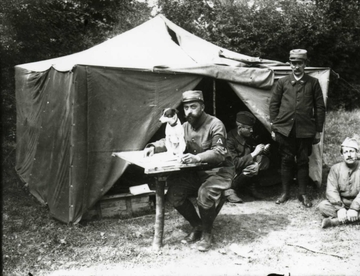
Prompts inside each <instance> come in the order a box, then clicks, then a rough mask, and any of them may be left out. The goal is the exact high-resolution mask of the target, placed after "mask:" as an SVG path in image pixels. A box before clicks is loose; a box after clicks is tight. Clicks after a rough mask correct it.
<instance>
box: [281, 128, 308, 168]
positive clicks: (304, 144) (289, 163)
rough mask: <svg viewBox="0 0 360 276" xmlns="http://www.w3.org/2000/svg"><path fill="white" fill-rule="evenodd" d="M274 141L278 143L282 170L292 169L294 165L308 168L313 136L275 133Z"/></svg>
mask: <svg viewBox="0 0 360 276" xmlns="http://www.w3.org/2000/svg"><path fill="white" fill-rule="evenodd" d="M276 141H278V143H279V151H280V155H281V169H282V170H285V171H293V169H294V168H295V166H296V167H297V169H298V170H307V171H308V170H309V156H310V155H311V151H312V141H313V138H295V137H286V136H284V135H282V134H280V133H276Z"/></svg>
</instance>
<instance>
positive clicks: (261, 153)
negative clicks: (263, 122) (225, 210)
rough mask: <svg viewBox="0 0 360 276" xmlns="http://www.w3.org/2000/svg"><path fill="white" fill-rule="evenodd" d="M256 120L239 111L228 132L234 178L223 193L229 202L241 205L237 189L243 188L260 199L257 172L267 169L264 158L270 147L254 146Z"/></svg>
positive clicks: (267, 164) (267, 160)
mask: <svg viewBox="0 0 360 276" xmlns="http://www.w3.org/2000/svg"><path fill="white" fill-rule="evenodd" d="M255 122H256V118H255V116H254V115H252V114H251V113H250V112H248V111H240V112H239V113H237V115H236V125H237V128H234V129H232V130H230V131H229V132H228V135H227V146H228V149H229V152H230V154H231V157H232V158H233V162H234V165H235V173H236V175H235V178H234V180H233V182H232V185H231V188H230V189H228V190H226V191H225V196H226V198H227V200H228V201H229V202H232V203H242V202H243V200H242V199H241V198H240V197H239V196H238V194H237V193H238V192H239V189H240V188H241V187H244V188H245V189H247V190H248V191H249V192H250V195H252V196H253V197H254V198H257V199H261V198H263V196H261V195H260V194H259V193H258V192H257V190H256V188H255V184H256V183H257V181H258V179H257V175H258V173H259V171H262V170H266V169H267V168H269V164H270V161H269V158H268V157H267V156H265V155H266V154H268V153H269V147H270V145H266V146H265V145H264V144H258V145H256V143H255V141H254V139H253V135H252V134H253V126H254V124H255Z"/></svg>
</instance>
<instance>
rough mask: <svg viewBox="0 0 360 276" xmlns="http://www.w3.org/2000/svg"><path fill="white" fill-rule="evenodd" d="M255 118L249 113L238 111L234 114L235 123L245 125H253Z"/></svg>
mask: <svg viewBox="0 0 360 276" xmlns="http://www.w3.org/2000/svg"><path fill="white" fill-rule="evenodd" d="M255 121H256V118H255V116H254V115H252V114H251V113H250V112H249V111H240V112H238V113H237V114H236V122H237V123H240V124H243V125H247V126H253V125H254V124H255Z"/></svg>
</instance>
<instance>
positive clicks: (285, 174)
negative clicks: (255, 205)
mask: <svg viewBox="0 0 360 276" xmlns="http://www.w3.org/2000/svg"><path fill="white" fill-rule="evenodd" d="M292 181H293V175H292V172H291V171H282V172H281V184H282V193H281V195H280V197H279V198H278V199H277V200H276V201H275V203H276V204H281V203H284V202H286V201H287V200H288V199H289V186H290V184H291V182H292Z"/></svg>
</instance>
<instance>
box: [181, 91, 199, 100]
mask: <svg viewBox="0 0 360 276" xmlns="http://www.w3.org/2000/svg"><path fill="white" fill-rule="evenodd" d="M194 101H201V102H204V97H203V93H202V91H201V90H189V91H185V92H184V93H183V94H182V102H183V103H187V102H194Z"/></svg>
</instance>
